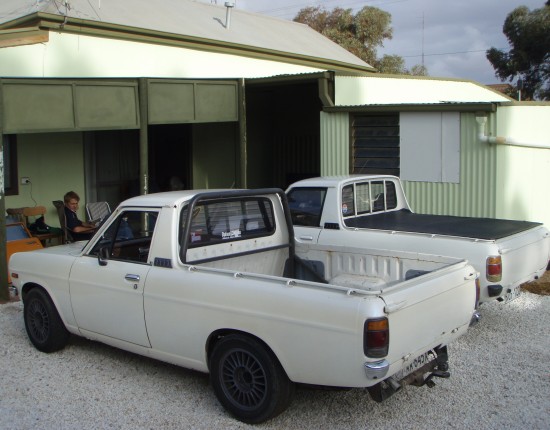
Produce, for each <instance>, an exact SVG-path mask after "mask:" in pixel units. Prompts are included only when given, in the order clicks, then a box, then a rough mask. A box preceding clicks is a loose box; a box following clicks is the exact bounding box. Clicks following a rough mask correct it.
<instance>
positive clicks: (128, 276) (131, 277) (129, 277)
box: [124, 273, 139, 282]
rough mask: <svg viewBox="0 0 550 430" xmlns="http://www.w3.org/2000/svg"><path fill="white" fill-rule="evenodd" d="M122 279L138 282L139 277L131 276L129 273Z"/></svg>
mask: <svg viewBox="0 0 550 430" xmlns="http://www.w3.org/2000/svg"><path fill="white" fill-rule="evenodd" d="M124 279H126V280H127V281H130V282H139V275H132V274H131V273H128V274H127V275H126V276H125V277H124Z"/></svg>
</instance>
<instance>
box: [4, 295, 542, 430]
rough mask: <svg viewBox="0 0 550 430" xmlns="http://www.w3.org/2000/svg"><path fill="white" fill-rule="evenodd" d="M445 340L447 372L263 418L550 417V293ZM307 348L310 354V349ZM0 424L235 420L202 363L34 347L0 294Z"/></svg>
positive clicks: (420, 425) (443, 420)
mask: <svg viewBox="0 0 550 430" xmlns="http://www.w3.org/2000/svg"><path fill="white" fill-rule="evenodd" d="M481 311H482V321H481V323H480V324H479V325H477V326H476V327H473V328H471V329H470V330H469V332H468V334H467V335H466V336H464V337H462V338H461V339H459V340H458V341H457V342H455V343H453V344H452V345H451V346H450V348H449V353H450V365H451V373H452V376H451V378H450V379H447V380H436V384H437V385H436V386H435V387H434V388H431V389H430V388H427V387H422V388H417V387H406V388H405V389H403V390H401V391H400V392H399V393H397V394H395V395H394V396H393V397H391V398H390V399H388V400H386V401H385V402H384V403H376V402H374V401H373V400H371V399H370V398H369V396H368V393H367V392H366V391H365V390H359V389H354V390H348V391H345V390H344V391H325V390H313V389H306V388H303V387H300V388H298V389H297V392H296V396H295V398H294V402H293V403H292V404H291V406H290V408H289V409H288V410H287V411H286V412H284V413H283V414H281V415H280V416H278V417H276V418H274V419H273V420H271V421H269V422H267V423H265V424H262V425H259V426H256V427H259V428H263V429H386V428H389V429H426V428H439V429H446V428H453V429H475V430H477V429H544V430H547V429H549V428H550V336H549V332H550V331H549V327H550V297H541V296H536V295H533V294H530V293H523V295H522V296H520V298H519V299H517V300H516V301H514V302H512V303H510V304H507V305H503V304H500V303H490V304H486V305H484V306H483V307H482V309H481ZM314 359H315V357H312V360H314ZM0 372H1V376H0V377H1V380H0V428H1V429H17V430H22V429H44V430H47V429H56V430H57V429H132V430H133V429H218V428H219V429H221V428H223V429H239V428H253V426H248V425H246V424H243V423H241V422H239V421H236V420H234V419H233V418H232V417H231V416H230V415H229V414H227V413H226V412H225V410H224V409H223V408H222V407H221V406H220V404H219V403H218V402H217V400H216V398H215V397H214V394H213V392H212V390H211V389H210V387H209V385H208V377H207V376H206V375H204V374H201V373H197V372H192V371H188V370H185V369H182V368H179V367H176V366H172V365H168V364H164V363H160V362H157V361H154V360H151V359H147V358H143V357H140V356H137V355H133V354H130V353H127V352H124V351H120V350H116V349H114V348H110V347H108V346H105V345H102V344H99V343H96V342H91V341H88V340H85V339H82V338H78V337H73V338H72V339H71V341H70V344H69V345H68V346H67V347H66V348H65V349H64V350H62V351H60V352H57V353H53V354H43V353H41V352H39V351H37V350H36V349H34V347H33V346H32V345H31V344H30V342H29V340H28V339H27V335H26V333H25V328H24V325H23V316H22V305H21V303H10V304H5V305H0Z"/></svg>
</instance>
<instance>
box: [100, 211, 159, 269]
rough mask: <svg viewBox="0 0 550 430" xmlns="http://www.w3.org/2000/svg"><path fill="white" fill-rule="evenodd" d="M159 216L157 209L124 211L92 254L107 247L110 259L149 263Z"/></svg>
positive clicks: (105, 233)
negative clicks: (150, 248)
mask: <svg viewBox="0 0 550 430" xmlns="http://www.w3.org/2000/svg"><path fill="white" fill-rule="evenodd" d="M157 217H158V212H156V211H139V210H135V211H124V212H122V213H121V214H120V215H119V216H118V217H117V218H116V219H115V220H114V221H113V222H112V223H111V225H110V226H109V228H108V229H107V230H106V231H105V232H104V233H103V235H102V237H101V239H100V240H99V241H98V242H97V243H96V244H95V246H94V247H93V249H92V252H91V254H92V255H98V254H99V250H100V249H101V248H107V250H108V255H109V258H110V259H113V260H122V261H130V262H135V263H147V261H148V258H149V247H150V245H151V238H152V236H153V231H154V229H155V225H156V221H157Z"/></svg>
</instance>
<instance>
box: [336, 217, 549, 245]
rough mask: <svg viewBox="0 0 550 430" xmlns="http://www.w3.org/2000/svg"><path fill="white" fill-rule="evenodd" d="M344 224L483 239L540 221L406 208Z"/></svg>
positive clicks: (518, 229) (527, 226) (512, 232)
mask: <svg viewBox="0 0 550 430" xmlns="http://www.w3.org/2000/svg"><path fill="white" fill-rule="evenodd" d="M345 224H346V226H348V227H356V228H370V229H376V230H392V231H406V232H414V233H428V234H438V235H443V236H458V237H468V238H477V239H484V240H496V239H502V238H504V237H507V236H512V235H513V234H517V233H521V232H522V231H525V230H529V229H531V228H533V227H536V226H539V225H541V223H538V222H529V221H514V220H505V219H492V218H468V217H458V216H448V215H424V214H415V213H412V212H410V211H408V210H406V209H402V210H400V211H393V212H381V213H377V214H373V215H366V216H362V217H358V218H349V219H345Z"/></svg>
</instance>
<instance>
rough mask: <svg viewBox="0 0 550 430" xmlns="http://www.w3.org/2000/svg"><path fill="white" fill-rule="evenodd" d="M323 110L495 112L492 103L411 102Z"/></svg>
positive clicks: (326, 107) (357, 111)
mask: <svg viewBox="0 0 550 430" xmlns="http://www.w3.org/2000/svg"><path fill="white" fill-rule="evenodd" d="M323 110H324V111H325V112H350V113H371V112H495V111H496V105H495V104H494V103H431V104H430V103H416V104H414V103H412V104H387V105H386V104H384V105H382V104H373V105H360V106H325V107H323Z"/></svg>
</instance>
